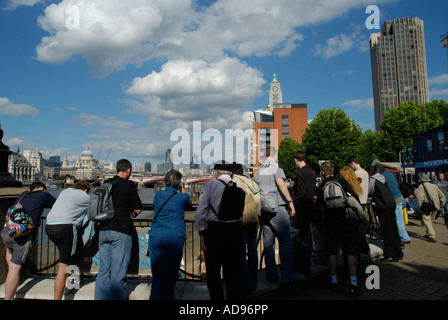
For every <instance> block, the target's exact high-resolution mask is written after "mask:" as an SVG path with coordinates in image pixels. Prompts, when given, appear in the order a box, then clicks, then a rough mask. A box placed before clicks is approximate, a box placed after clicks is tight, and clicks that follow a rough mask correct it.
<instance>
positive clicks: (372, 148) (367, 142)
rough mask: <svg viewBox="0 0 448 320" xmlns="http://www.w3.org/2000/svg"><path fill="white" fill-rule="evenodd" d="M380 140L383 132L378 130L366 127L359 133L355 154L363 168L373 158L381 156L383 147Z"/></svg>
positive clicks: (380, 157)
mask: <svg viewBox="0 0 448 320" xmlns="http://www.w3.org/2000/svg"><path fill="white" fill-rule="evenodd" d="M382 142H383V134H381V133H380V132H378V131H372V130H370V129H368V130H367V131H365V132H364V133H362V134H361V136H360V137H359V140H358V147H357V151H356V152H355V154H356V156H357V157H358V160H359V164H360V165H361V166H362V167H363V168H365V167H367V166H370V165H371V164H372V161H373V160H375V159H382V158H383V155H384V148H383V146H382Z"/></svg>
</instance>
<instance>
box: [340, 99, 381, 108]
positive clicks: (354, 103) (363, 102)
mask: <svg viewBox="0 0 448 320" xmlns="http://www.w3.org/2000/svg"><path fill="white" fill-rule="evenodd" d="M341 105H342V106H347V107H352V108H356V109H367V110H373V98H369V99H358V100H350V101H346V102H343V103H341Z"/></svg>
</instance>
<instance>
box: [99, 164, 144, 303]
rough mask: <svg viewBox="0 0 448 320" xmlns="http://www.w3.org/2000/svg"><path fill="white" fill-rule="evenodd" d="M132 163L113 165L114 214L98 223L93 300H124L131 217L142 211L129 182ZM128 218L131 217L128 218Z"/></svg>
mask: <svg viewBox="0 0 448 320" xmlns="http://www.w3.org/2000/svg"><path fill="white" fill-rule="evenodd" d="M131 173H132V164H131V163H130V162H129V161H128V160H126V159H121V160H118V162H117V175H116V176H115V177H113V178H112V179H111V180H110V182H116V183H114V186H113V189H112V199H113V203H114V210H115V215H114V217H113V218H112V219H110V220H107V221H104V222H102V223H101V224H100V228H99V230H100V232H99V255H100V269H99V271H98V275H97V277H96V281H95V300H125V299H126V284H127V270H128V267H129V262H130V258H131V250H132V235H133V233H134V232H135V227H134V225H133V223H132V217H136V216H137V215H138V214H139V213H140V212H141V211H142V202H141V200H140V197H139V195H138V193H137V186H136V184H135V183H134V182H132V181H130V180H129V177H130V176H131ZM131 215H132V217H131Z"/></svg>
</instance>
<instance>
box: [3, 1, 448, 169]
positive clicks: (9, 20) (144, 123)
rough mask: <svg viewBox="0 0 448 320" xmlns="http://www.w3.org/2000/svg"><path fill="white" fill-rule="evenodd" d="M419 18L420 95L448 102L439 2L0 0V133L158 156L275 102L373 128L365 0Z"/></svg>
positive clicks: (54, 146) (37, 142)
mask: <svg viewBox="0 0 448 320" xmlns="http://www.w3.org/2000/svg"><path fill="white" fill-rule="evenodd" d="M369 5H377V6H378V8H379V10H380V11H379V12H380V26H382V24H383V22H384V21H386V20H392V19H395V18H402V17H410V16H417V17H419V18H421V19H422V20H423V21H424V23H425V36H426V55H427V65H428V78H429V83H430V96H431V99H444V100H448V65H447V56H446V50H445V49H444V48H443V47H442V45H441V42H440V36H441V35H443V34H445V33H447V32H448V22H447V21H448V19H447V18H446V12H447V9H448V3H447V2H446V1H445V0H430V1H417V0H390V1H387V0H384V1H373V0H371V1H370V0H369V1H367V0H322V1H320V0H318V1H315V0H314V1H310V0H279V1H275V2H273V1H267V0H253V1H252V0H251V1H246V2H243V1H240V0H238V1H237V0H216V1H211V0H207V1H206V0H204V1H199V0H153V1H149V0H127V1H120V0H88V1H87V0H63V1H48V0H47V1H46V0H0V8H1V9H0V41H1V50H0V124H1V127H2V129H3V130H4V132H5V133H4V134H5V136H4V138H3V143H5V144H6V145H8V146H9V147H10V149H11V150H13V151H15V150H17V148H18V147H20V149H21V150H25V149H33V150H36V149H37V150H39V151H41V152H42V154H43V156H44V158H48V157H50V156H55V155H57V156H61V157H63V156H64V155H65V154H66V153H68V154H69V156H70V160H72V161H74V160H75V159H76V157H77V156H78V155H79V154H80V153H81V152H82V151H83V149H84V147H83V145H85V144H86V143H88V144H89V146H90V149H91V151H92V152H93V154H94V156H95V157H96V158H97V157H100V159H101V160H108V161H114V162H115V161H116V160H118V159H120V158H123V157H126V158H129V159H130V160H131V161H133V162H134V163H141V162H143V161H145V162H146V161H150V162H152V163H153V164H156V163H158V162H161V161H163V160H164V157H165V150H166V149H167V148H171V147H172V146H173V145H174V144H176V142H173V141H170V133H171V132H173V130H175V129H179V128H181V129H186V130H191V127H192V125H193V121H201V123H202V129H203V130H205V129H207V128H214V129H218V130H223V129H238V128H239V129H247V128H250V127H251V114H252V112H251V111H253V110H256V109H260V108H265V106H266V105H267V104H268V90H269V83H270V82H271V80H272V77H273V74H274V73H275V74H276V75H277V78H278V80H279V82H281V85H282V91H283V101H284V102H290V103H307V104H308V117H309V119H312V118H313V117H314V116H315V115H316V114H317V113H318V112H319V110H321V109H327V108H333V107H336V108H341V109H343V110H344V111H345V112H346V113H347V114H348V115H349V116H350V117H351V118H353V119H354V121H355V122H356V123H357V124H359V125H360V126H361V127H362V129H363V130H367V129H372V130H373V129H374V113H373V102H372V80H371V69H370V53H369V37H370V34H371V33H373V32H378V30H369V29H367V28H366V25H365V22H366V19H367V18H368V17H369V15H370V14H368V13H366V7H367V6H369Z"/></svg>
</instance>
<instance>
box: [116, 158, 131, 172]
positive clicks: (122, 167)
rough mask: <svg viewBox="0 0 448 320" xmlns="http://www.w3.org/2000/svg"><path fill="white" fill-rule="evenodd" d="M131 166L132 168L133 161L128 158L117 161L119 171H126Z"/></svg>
mask: <svg viewBox="0 0 448 320" xmlns="http://www.w3.org/2000/svg"><path fill="white" fill-rule="evenodd" d="M129 168H131V170H132V163H131V162H130V161H129V160H128V159H120V160H118V161H117V172H126V171H127V170H128V169H129Z"/></svg>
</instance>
